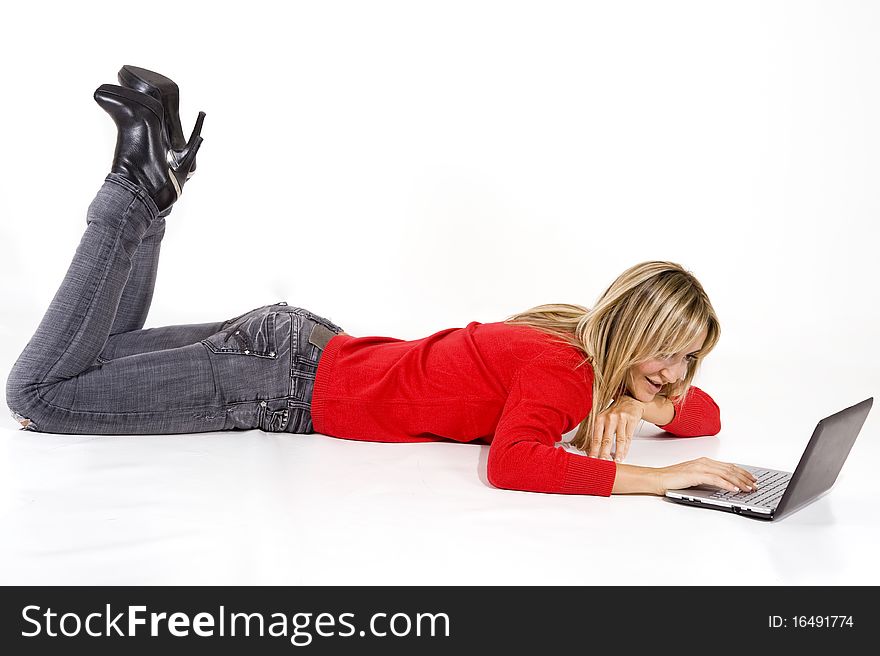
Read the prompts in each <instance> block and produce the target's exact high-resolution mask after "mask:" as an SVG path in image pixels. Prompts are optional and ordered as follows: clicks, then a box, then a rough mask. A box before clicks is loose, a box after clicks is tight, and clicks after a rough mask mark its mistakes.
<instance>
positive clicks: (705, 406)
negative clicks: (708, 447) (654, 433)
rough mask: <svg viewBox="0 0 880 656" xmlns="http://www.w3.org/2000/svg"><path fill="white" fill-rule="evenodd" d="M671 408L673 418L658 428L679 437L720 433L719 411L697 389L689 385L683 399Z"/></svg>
mask: <svg viewBox="0 0 880 656" xmlns="http://www.w3.org/2000/svg"><path fill="white" fill-rule="evenodd" d="M672 406H673V407H674V408H675V416H674V417H673V418H672V421H670V422H669V423H668V424H666V425H665V426H660V427H659V428H662V429H663V430H665V431H667V432H669V433H672V434H673V435H678V436H679V437H697V436H699V435H717V434H718V433H719V432H721V409H720V408H719V407H718V404H717V403H715V401H714V400H712V397H711V396H709V395H708V394H706V392H704V391H703V390H701V389H700V388H699V387H696V386H695V385H691V386H690V388H689V389H688V391H687V394H685V396H684V398H683V399H681V400H680V401H679V402H678V403H673V404H672Z"/></svg>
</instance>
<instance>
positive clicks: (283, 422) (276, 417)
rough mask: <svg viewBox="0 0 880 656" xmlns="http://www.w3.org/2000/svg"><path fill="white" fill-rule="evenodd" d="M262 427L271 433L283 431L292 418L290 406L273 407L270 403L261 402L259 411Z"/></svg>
mask: <svg viewBox="0 0 880 656" xmlns="http://www.w3.org/2000/svg"><path fill="white" fill-rule="evenodd" d="M258 420H259V425H260V429H261V430H264V431H266V432H269V433H283V432H284V430H285V429H286V428H287V423H288V421H289V420H290V408H287V407H281V408H278V409H273V408H272V407H271V405H270V404H269V403H267V402H266V401H263V402H261V403H260V413H259V418H258Z"/></svg>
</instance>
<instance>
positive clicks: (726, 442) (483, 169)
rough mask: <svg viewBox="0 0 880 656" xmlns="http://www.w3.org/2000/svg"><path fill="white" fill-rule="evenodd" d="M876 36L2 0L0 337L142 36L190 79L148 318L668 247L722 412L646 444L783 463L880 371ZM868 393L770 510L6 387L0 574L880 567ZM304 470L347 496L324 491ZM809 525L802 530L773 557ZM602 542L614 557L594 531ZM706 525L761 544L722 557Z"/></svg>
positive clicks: (734, 22)
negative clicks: (495, 473)
mask: <svg viewBox="0 0 880 656" xmlns="http://www.w3.org/2000/svg"><path fill="white" fill-rule="evenodd" d="M85 7H87V8H85ZM878 33H880V8H878V5H876V4H874V3H869V2H841V1H836V2H791V3H783V2H739V3H722V2H704V1H695V2H598V3H591V2H546V1H543V2H480V1H474V0H471V1H468V2H456V1H449V0H447V1H445V2H430V3H429V2H332V3H329V2H328V3H305V2H283V3H282V2H278V3H274V2H271V3H270V2H249V3H245V4H243V3H237V2H236V3H231V2H229V3H224V2H173V3H171V2H161V1H157V0H153V1H152V2H150V3H147V4H143V3H119V2H103V3H97V2H93V3H89V4H88V5H87V6H83V5H79V4H76V3H73V4H71V3H57V4H56V3H37V4H27V5H25V4H22V3H18V4H16V5H14V6H11V7H8V8H6V9H5V10H4V26H3V28H2V38H0V61H2V62H3V64H2V70H3V77H2V84H3V89H4V91H3V95H2V97H3V104H2V110H0V112H2V116H0V118H2V122H0V134H2V143H3V150H4V157H3V158H2V159H0V180H2V203H3V205H2V207H3V219H2V224H0V243H2V248H3V256H2V260H0V274H2V288H0V301H2V303H0V336H2V340H0V368H2V370H3V371H4V372H8V370H9V368H10V367H11V365H12V363H13V362H14V360H15V358H16V357H17V356H18V353H19V352H20V351H21V349H22V348H23V346H24V344H25V343H26V341H27V339H28V337H29V336H30V334H31V333H32V332H33V330H34V329H35V328H36V325H37V324H38V322H39V320H40V318H41V316H42V313H43V312H44V311H45V309H46V306H47V305H48V302H49V300H50V299H51V297H52V295H53V294H54V292H55V289H57V286H58V284H59V283H60V281H61V279H62V277H63V275H64V272H65V271H66V269H67V266H68V264H69V262H70V257H71V255H72V253H73V250H74V248H75V246H76V244H77V243H78V240H79V237H80V235H81V234H82V231H83V229H84V227H85V211H86V208H87V206H88V204H89V202H90V201H91V199H92V198H93V197H94V194H95V192H96V191H97V189H98V188H99V187H100V185H101V182H102V180H103V178H104V176H105V175H106V173H107V172H108V171H109V167H110V164H111V161H112V154H113V146H114V141H115V136H116V133H115V128H114V126H113V123H112V121H111V119H110V118H109V116H107V115H106V114H105V113H104V112H103V111H102V110H101V109H100V108H99V107H98V106H97V105H96V104H95V102H94V101H93V99H92V92H93V91H94V89H95V88H96V87H98V86H99V85H100V84H102V83H108V82H109V83H115V82H116V79H115V76H116V72H117V70H118V69H119V68H120V67H121V66H122V65H123V64H134V65H138V66H142V67H145V68H150V69H152V70H156V71H159V72H162V73H164V74H166V75H168V76H170V77H172V78H173V79H174V80H175V81H176V82H177V83H178V84H179V85H180V88H181V116H182V120H183V123H184V131H185V132H186V133H187V134H188V133H189V129H190V128H191V126H192V123H193V121H194V120H195V116H196V113H197V111H198V110H204V111H206V112H207V119H206V121H205V127H204V131H203V136H204V138H205V142H204V144H203V147H202V149H201V151H200V153H199V157H198V171H197V173H196V176H195V177H194V178H193V179H192V180H191V181H190V182H189V183H188V184H187V185H186V187H185V190H184V195H183V198H182V199H181V200H180V201H179V202H178V204H177V205H176V207H175V210H174V212H173V213H172V215H171V217H170V218H169V220H168V231H167V234H166V239H165V242H164V244H163V252H162V266H161V271H160V274H159V279H158V283H157V285H156V294H155V299H154V302H153V310H152V313H151V315H150V317H149V319H148V322H147V327H150V326H156V325H164V324H171V323H190V322H203V321H217V320H222V319H226V318H229V317H231V316H234V315H236V314H240V313H241V312H244V311H246V310H249V309H251V308H253V307H257V306H259V305H264V304H268V303H273V302H276V301H280V300H285V301H287V302H288V303H290V304H291V305H296V306H300V307H305V308H308V309H309V310H311V311H314V312H316V313H318V314H321V315H323V316H325V317H327V318H329V319H331V320H332V321H334V322H335V323H337V324H339V325H341V326H342V327H343V328H344V329H345V330H346V331H347V332H349V333H351V334H353V335H356V336H365V335H388V336H394V337H399V338H402V339H417V338H420V337H424V336H426V335H428V334H431V333H433V332H436V331H438V330H442V329H444V328H449V327H458V326H464V325H466V324H467V323H468V322H469V321H473V320H476V321H482V322H490V321H500V320H502V319H504V318H505V317H506V316H508V315H510V314H512V313H514V312H517V311H521V310H523V309H526V308H529V307H532V306H534V305H537V304H540V303H550V302H570V303H578V304H582V305H586V306H588V307H589V306H591V305H592V304H593V302H594V301H595V300H596V299H597V297H598V296H599V295H600V294H601V292H602V291H603V290H604V289H605V288H606V287H607V286H608V285H609V284H610V283H611V282H612V281H613V280H614V278H615V277H616V276H617V275H618V274H619V273H621V272H622V271H623V270H624V269H626V268H627V267H629V266H631V265H633V264H635V263H637V262H641V261H644V260H649V259H662V260H671V261H674V262H679V263H681V264H682V265H684V266H685V268H687V269H688V270H690V271H692V272H693V273H694V274H695V275H696V276H697V277H698V278H699V279H700V281H701V282H702V283H703V285H704V287H705V289H706V291H707V292H708V294H709V296H710V298H711V299H712V302H713V304H714V307H715V309H716V311H717V312H718V314H719V317H720V320H721V326H722V338H721V342H720V343H719V345H718V347H717V348H716V350H715V352H714V353H713V354H712V355H711V356H710V358H709V359H708V360H707V361H706V362H705V364H704V365H703V368H702V371H701V373H700V374H699V376H698V379H697V381H696V384H697V385H698V386H700V387H701V388H703V389H705V390H707V391H708V392H709V393H710V394H711V395H712V396H713V398H715V400H716V401H717V402H718V403H719V405H720V407H721V409H722V433H721V434H720V435H719V436H718V437H717V438H701V439H699V440H677V441H675V440H673V441H669V440H665V441H664V440H661V439H654V438H653V437H652V436H653V435H655V433H656V432H652V431H653V427H651V426H648V425H644V426H643V427H642V430H641V432H640V438H641V439H639V440H637V442H636V444H635V445H634V446H633V448H632V450H631V454H630V458H629V460H630V462H633V463H637V464H655V465H661V464H670V463H672V462H678V461H680V460H683V459H687V458H690V457H698V456H700V455H708V456H711V457H716V458H719V459H728V460H732V461H738V462H748V463H752V464H761V465H766V466H771V467H779V468H783V469H789V470H790V469H791V468H793V467H794V465H795V464H796V462H797V459H798V457H799V456H800V453H801V451H802V450H803V447H804V445H805V443H806V440H807V439H808V437H809V435H810V433H811V432H812V430H813V427H814V426H815V424H816V422H817V421H818V420H819V419H821V418H822V417H825V416H827V415H829V414H831V413H833V412H836V411H838V410H840V409H842V408H844V407H847V406H849V405H853V404H855V403H857V402H859V401H861V400H863V399H865V398H867V397H869V396H874V395H875V393H876V392H877V390H878V389H880V386H878V382H880V375H878V371H880V366H878V365H880V357H878V355H877V348H876V336H877V335H878V333H880V315H878V313H880V310H878V303H877V292H876V289H877V282H878V277H880V276H878V272H877V258H876V256H875V253H876V249H877V243H878V227H877V225H878V209H880V201H878V195H877V181H878V179H880V177H878V176H880V155H878V153H880V148H878V147H880V127H878V125H880V123H878V119H877V117H878V116H880V89H878V79H880V78H878V64H880V40H878V39H877V38H876V36H877V34H878ZM877 413H878V410H876V409H875V410H874V411H873V413H872V415H871V416H869V418H868V422H867V423H866V425H865V427H864V429H863V431H862V434H861V436H860V438H859V441H858V442H857V443H856V446H855V448H854V449H853V452H852V454H851V457H850V460H849V461H848V462H847V464H846V467H845V468H844V471H843V473H842V474H841V478H840V479H839V481H838V485H837V486H836V488H835V490H834V491H832V493H831V494H830V495H828V496H827V497H825V498H823V499H822V500H820V501H819V502H817V503H816V504H814V505H813V506H811V507H810V508H808V509H805V510H803V511H801V513H798V514H796V515H794V516H792V517H791V518H790V520H785V521H784V522H781V523H780V524H779V525H778V526H776V525H772V528H771V526H768V525H766V524H757V523H755V522H749V521H747V520H744V519H742V518H736V517H733V516H730V515H726V514H721V513H711V512H702V511H698V510H695V509H689V508H682V507H678V506H674V505H672V504H667V503H665V502H663V501H661V500H659V499H655V498H645V497H614V498H612V499H599V498H586V497H566V496H564V495H537V494H530V493H519V492H510V491H501V490H495V489H494V488H492V487H491V486H489V484H488V483H487V482H486V481H485V474H484V471H485V447H479V446H477V445H448V444H438V445H379V444H356V443H352V442H348V441H342V440H335V439H331V438H327V437H325V436H320V435H310V436H291V437H288V438H283V437H282V438H279V437H277V436H272V435H265V434H261V433H259V432H257V431H251V432H250V433H238V434H235V435H221V434H212V435H210V436H191V437H173V436H163V437H156V438H155V439H154V438H152V437H151V438H143V437H141V438H135V437H126V438H118V439H117V438H100V439H86V438H75V437H70V436H68V437H53V436H35V435H33V434H27V433H23V432H20V431H16V430H15V424H14V422H12V420H8V426H7V428H8V430H7V431H5V432H4V433H3V435H4V438H5V440H4V443H3V448H2V451H0V453H2V454H3V456H2V458H0V486H3V487H0V491H2V492H3V498H2V499H0V521H2V522H3V528H4V532H6V531H8V535H11V536H15V537H14V538H13V539H12V540H11V541H10V540H7V539H4V540H3V544H2V545H0V549H2V550H3V551H2V554H0V555H3V557H4V558H5V562H4V564H3V565H0V581H2V580H6V581H9V582H21V583H32V582H35V581H40V582H93V581H94V582H120V583H152V582H163V583H195V582H199V583H224V582H241V583H269V582H279V583H303V582H308V583H334V582H339V583H361V582H367V583H382V582H388V583H399V582H404V581H412V582H418V583H507V582H511V583H517V582H529V583H554V584H564V583H569V582H570V583H592V582H605V583H615V582H629V583H678V582H685V583H687V582H690V583H743V582H747V583H762V582H768V583H774V582H775V583H873V584H877V583H880V567H878V565H877V564H876V562H875V558H874V557H873V555H872V554H873V553H874V552H875V551H876V549H877V548H878V546H880V539H878V534H880V531H878V524H877V521H876V511H875V510H874V506H873V504H872V503H871V502H868V501H860V500H859V495H860V494H861V493H862V492H863V491H867V490H869V489H870V481H871V480H873V479H875V478H876V475H875V468H876V465H875V463H876V460H877V456H878V452H880V448H878V445H877V437H878V432H880V431H878V418H877ZM206 440H210V441H206ZM194 445H195V446H194ZM193 455H196V456H198V457H196V458H192V456H193ZM183 456H187V457H183ZM183 462H185V463H186V465H182V464H181V463H183ZM248 463H249V464H248ZM280 463H285V464H286V465H287V466H281V464H280ZM126 467H129V468H133V469H131V470H129V469H126ZM181 467H183V469H182V470H181V469H179V468H181ZM120 468H121V469H120ZM121 472H122V473H121ZM124 472H129V474H126V473H124ZM416 474H417V475H418V480H420V481H421V483H422V484H421V485H413V486H410V485H409V483H408V482H407V481H410V479H409V478H408V477H411V476H414V475H416ZM141 477H143V478H141ZM194 480H199V481H201V482H200V483H199V484H195V483H193V481H194ZM413 480H415V479H413ZM233 481H235V482H234V483H233ZM426 481H428V483H426ZM431 481H433V488H432V484H431V483H430V482H431ZM310 483H311V485H310ZM260 485H263V486H264V487H259V486H260ZM356 485H359V486H360V487H357V486H356ZM145 486H146V487H145ZM237 486H242V488H241V489H239V487H237ZM254 486H258V487H256V488H255V487H254ZM352 486H354V487H352ZM255 489H256V491H255ZM430 489H434V490H435V491H436V490H440V489H442V490H444V492H443V494H442V495H441V496H440V497H436V496H433V495H432V494H431V493H430V492H429V491H428V490H430ZM245 490H246V491H247V492H246V494H244V496H242V494H241V492H242V491H245ZM318 499H322V500H325V501H326V503H330V504H331V506H332V507H331V508H330V509H328V508H326V507H322V508H323V509H322V511H321V512H314V513H312V512H311V510H308V509H314V508H315V507H316V506H315V505H314V503H315V502H316V501H317V500H318ZM328 499H329V501H328ZM267 503H269V504H270V505H269V506H268V507H270V508H271V509H272V523H273V527H272V528H271V529H270V528H268V526H269V523H270V522H269V519H268V517H266V516H263V515H262V514H260V513H261V512H263V511H260V512H256V511H255V510H254V508H255V507H260V508H263V509H265V508H266V507H267V506H266V504H267ZM163 504H164V505H163ZM408 504H409V505H408ZM401 508H403V510H401ZM475 509H476V510H475ZM153 512H155V513H156V514H155V516H154V515H152V514H151V513H153ZM266 512H268V511H266ZM71 513H73V514H71ZM206 513H207V514H206ZM255 513H256V514H255ZM303 513H305V514H303ZM401 513H403V514H401ZM474 513H476V514H474ZM206 517H207V518H208V519H206ZM401 517H405V518H406V519H405V521H404V520H402V519H401ZM65 518H66V519H65ZM487 518H488V520H487ZM659 518H664V519H663V520H662V521H661V520H660V519H659ZM486 520H487V521H486ZM346 521H348V524H346V523H345V522H346ZM66 522H70V525H69V526H68V525H67V524H66ZM243 526H246V527H248V529H247V531H243V530H241V529H242V527H243ZM780 527H781V528H780ZM786 527H787V528H786ZM117 531H124V532H125V534H126V535H129V536H131V537H130V539H129V541H128V542H124V543H123V542H119V541H114V539H112V537H110V536H113V535H116V532H117ZM218 531H220V532H221V533H223V536H225V537H224V538H223V539H221V536H220V534H218ZM225 531H229V534H230V535H232V536H234V539H233V540H232V546H230V544H231V543H230V538H229V535H226V534H225V533H224V532H225ZM260 531H270V532H271V535H270V536H268V537H266V539H265V540H263V541H262V542H261V545H255V544H254V543H253V542H252V541H251V540H250V538H251V536H254V535H257V534H259V532H260ZM771 531H777V533H775V534H774V533H771ZM707 532H708V533H707ZM707 534H708V535H711V536H712V537H707V538H703V539H702V541H700V542H696V541H695V540H700V538H701V536H703V535H707ZM304 535H308V536H309V537H308V539H307V540H304V539H303V536H304ZM771 535H773V536H776V537H775V538H774V537H770V536H771ZM322 536H323V537H322ZM416 536H419V537H416ZM718 537H722V538H724V541H722V542H719V540H718ZM352 541H354V542H355V543H357V544H358V545H359V551H358V555H353V554H352V552H351V543H352ZM805 541H806V543H807V544H812V545H815V546H816V549H817V550H819V551H821V553H817V554H808V553H804V552H803V551H801V552H800V553H801V557H795V558H793V559H792V558H790V557H788V556H787V555H786V554H787V550H786V549H784V548H783V547H785V546H795V545H803V544H804V543H805ZM207 543H210V544H211V545H212V549H218V551H216V552H214V551H212V553H215V555H214V556H213V557H206V556H205V555H204V552H203V550H202V548H201V547H203V546H204V544H207ZM267 544H269V545H270V546H269V547H267V546H266V545H267ZM125 545H128V546H125ZM151 545H152V546H151ZM621 545H625V547H621ZM621 548H624V549H625V550H626V551H625V552H624V553H625V554H626V557H625V560H626V565H625V567H623V568H622V569H611V568H610V565H609V567H608V568H596V567H593V568H590V567H585V566H583V565H581V564H579V563H581V562H582V559H585V560H586V561H587V562H609V561H610V560H611V559H613V558H620V557H621V554H620V549H621ZM801 548H802V547H801ZM267 549H268V552H267V551H266V550H267ZM289 549H299V550H300V551H299V552H297V554H298V555H299V556H300V560H299V561H298V560H297V556H296V555H291V553H290V552H289V551H288V550H289ZM658 549H659V551H658ZM717 549H727V550H731V549H733V550H739V551H741V552H744V553H745V554H746V555H747V556H749V557H750V559H751V562H752V563H755V562H757V563H758V566H755V565H752V566H751V567H745V566H742V567H741V568H735V569H729V568H715V567H713V565H712V561H711V560H710V559H709V557H708V556H709V554H710V553H711V552H712V551H714V550H717ZM108 550H109V551H108ZM695 550H696V551H698V552H699V553H701V554H705V558H706V560H705V562H702V561H700V562H701V563H702V566H695V565H694V561H693V560H692V559H693V558H694V557H695V556H694V555H693V553H689V554H688V556H687V558H685V557H684V555H685V554H686V553H688V552H693V551H695ZM196 553H198V554H200V555H199V556H198V557H195V556H194V554H196ZM101 554H104V556H103V557H101ZM108 554H109V556H108ZM158 554H161V558H159V556H158ZM813 556H815V557H813ZM568 557H572V558H574V559H575V560H574V561H571V562H572V563H574V564H571V565H567V566H565V567H561V568H560V567H555V566H552V567H551V566H548V561H547V559H548V558H568ZM114 558H115V559H116V560H115V561H114V560H113V559H114ZM304 558H311V561H310V564H309V565H308V566H307V567H306V566H303V565H302V559H304ZM322 559H326V561H324V560H322ZM670 559H672V566H670V562H671V561H670ZM835 559H837V560H835ZM107 562H116V564H117V567H112V568H109V569H108V568H107V566H106V564H107ZM169 562H171V563H175V564H173V565H169V564H168V563H169ZM135 563H136V564H137V565H135ZM75 572H79V573H75Z"/></svg>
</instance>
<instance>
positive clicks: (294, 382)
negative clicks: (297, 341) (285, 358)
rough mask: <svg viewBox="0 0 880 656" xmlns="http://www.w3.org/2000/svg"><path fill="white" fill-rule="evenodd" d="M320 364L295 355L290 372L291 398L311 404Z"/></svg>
mask: <svg viewBox="0 0 880 656" xmlns="http://www.w3.org/2000/svg"><path fill="white" fill-rule="evenodd" d="M317 373H318V363H317V362H315V361H314V360H311V359H309V358H308V357H305V356H302V355H295V356H294V357H293V369H291V370H290V392H289V394H290V397H291V398H292V399H294V400H296V401H302V402H306V403H307V402H310V401H311V400H312V394H313V392H314V390H315V375H316V374H317Z"/></svg>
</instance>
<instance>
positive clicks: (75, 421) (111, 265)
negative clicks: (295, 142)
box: [6, 173, 217, 433]
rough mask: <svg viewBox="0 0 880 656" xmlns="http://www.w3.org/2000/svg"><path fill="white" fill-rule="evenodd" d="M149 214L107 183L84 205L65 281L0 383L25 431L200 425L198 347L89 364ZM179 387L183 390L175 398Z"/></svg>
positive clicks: (137, 198)
mask: <svg viewBox="0 0 880 656" xmlns="http://www.w3.org/2000/svg"><path fill="white" fill-rule="evenodd" d="M157 214H158V212H157V208H156V206H155V203H153V201H152V200H151V199H150V197H149V196H148V195H147V193H146V192H145V191H144V190H143V189H142V188H141V187H139V186H137V185H135V184H133V183H131V182H130V181H128V180H127V179H125V178H123V177H122V176H119V175H116V174H112V173H111V174H110V175H108V176H107V178H106V180H105V182H104V185H103V186H102V187H101V189H100V191H99V192H98V194H97V196H96V197H95V199H94V201H92V204H91V205H90V206H89V216H88V221H87V227H86V231H85V234H84V235H83V238H82V240H81V241H80V244H79V246H78V247H77V250H76V254H75V255H74V258H73V261H72V262H71V264H70V267H69V269H68V271H67V274H66V276H65V278H64V281H63V282H62V284H61V287H60V288H59V290H58V292H57V293H56V295H55V297H54V298H53V300H52V302H51V303H50V305H49V309H48V310H47V311H46V314H45V316H44V317H43V320H42V321H41V323H40V325H39V327H38V328H37V330H36V332H35V333H34V335H33V337H32V338H31V340H30V341H29V342H28V344H27V346H26V347H25V349H24V351H23V352H22V354H21V356H20V357H19V359H18V361H17V362H16V363H15V365H14V366H13V368H12V371H11V373H10V375H9V379H8V381H7V387H6V395H7V403H8V405H9V407H10V409H11V410H12V411H13V412H14V413H15V414H16V415H17V416H18V418H19V419H20V421H21V423H22V425H24V426H25V427H27V428H30V429H32V430H39V431H49V432H62V433H68V432H69V433H79V432H101V433H103V432H179V431H182V430H186V431H190V430H193V428H192V427H190V426H189V424H190V423H191V422H188V421H185V422H183V423H182V424H181V425H180V426H177V425H171V424H169V423H168V421H167V420H165V419H163V417H165V416H166V415H165V414H163V413H166V412H168V413H169V414H168V419H174V417H177V416H178V415H180V414H181V412H183V414H186V413H189V415H192V416H201V417H204V416H205V415H206V414H207V415H208V416H210V414H211V410H210V409H211V408H212V407H214V406H216V405H217V399H216V398H215V396H214V379H213V374H212V373H211V365H210V361H209V360H208V358H207V356H206V350H205V348H204V347H203V346H202V345H200V344H192V345H190V346H186V347H182V348H174V349H167V350H163V351H158V352H154V353H153V354H151V355H152V356H153V357H144V358H142V359H140V360H139V359H137V358H135V359H125V358H124V359H122V360H120V361H116V362H113V363H108V365H106V369H104V370H102V366H101V365H100V364H98V363H99V362H100V360H99V355H100V353H101V352H102V350H103V349H104V348H105V347H106V344H107V340H108V337H109V334H110V330H111V327H112V326H113V323H114V320H115V318H116V311H117V308H118V307H119V303H120V299H121V296H122V293H123V289H124V288H125V286H126V282H127V281H128V278H129V274H130V273H131V269H132V258H133V257H134V255H135V253H136V252H137V250H138V247H139V245H140V242H141V239H142V237H143V235H144V234H145V232H146V231H147V230H148V229H149V228H150V225H151V223H152V221H153V220H154V219H155V218H156V216H157ZM123 360H125V362H123ZM120 363H122V364H120ZM208 374H210V375H208ZM182 379H186V381H188V382H187V389H186V393H184V394H183V395H182V396H181V395H180V390H181V389H182V385H183V383H182V382H180V380H182ZM95 386H97V387H95ZM120 390H126V391H125V393H120ZM160 390H161V393H160ZM166 393H167V394H168V396H165V394H166ZM175 398H177V399H178V401H176V402H175V401H174V399H175ZM166 401H169V402H170V405H164V404H165V403H166ZM105 402H106V404H107V405H103V403H105ZM114 404H115V405H114ZM183 406H185V407H186V409H185V410H183ZM117 412H122V413H124V414H125V415H126V416H127V417H128V418H127V419H124V420H123V421H122V423H121V425H117V424H115V423H114V422H117V423H118V420H119V417H120V416H119V415H114V413H117ZM104 415H106V416H104ZM138 417H140V419H138ZM208 423H210V422H208ZM199 426H203V427H202V428H201V430H214V429H215V428H216V425H215V424H211V427H208V428H205V427H204V426H205V424H204V423H199Z"/></svg>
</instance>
